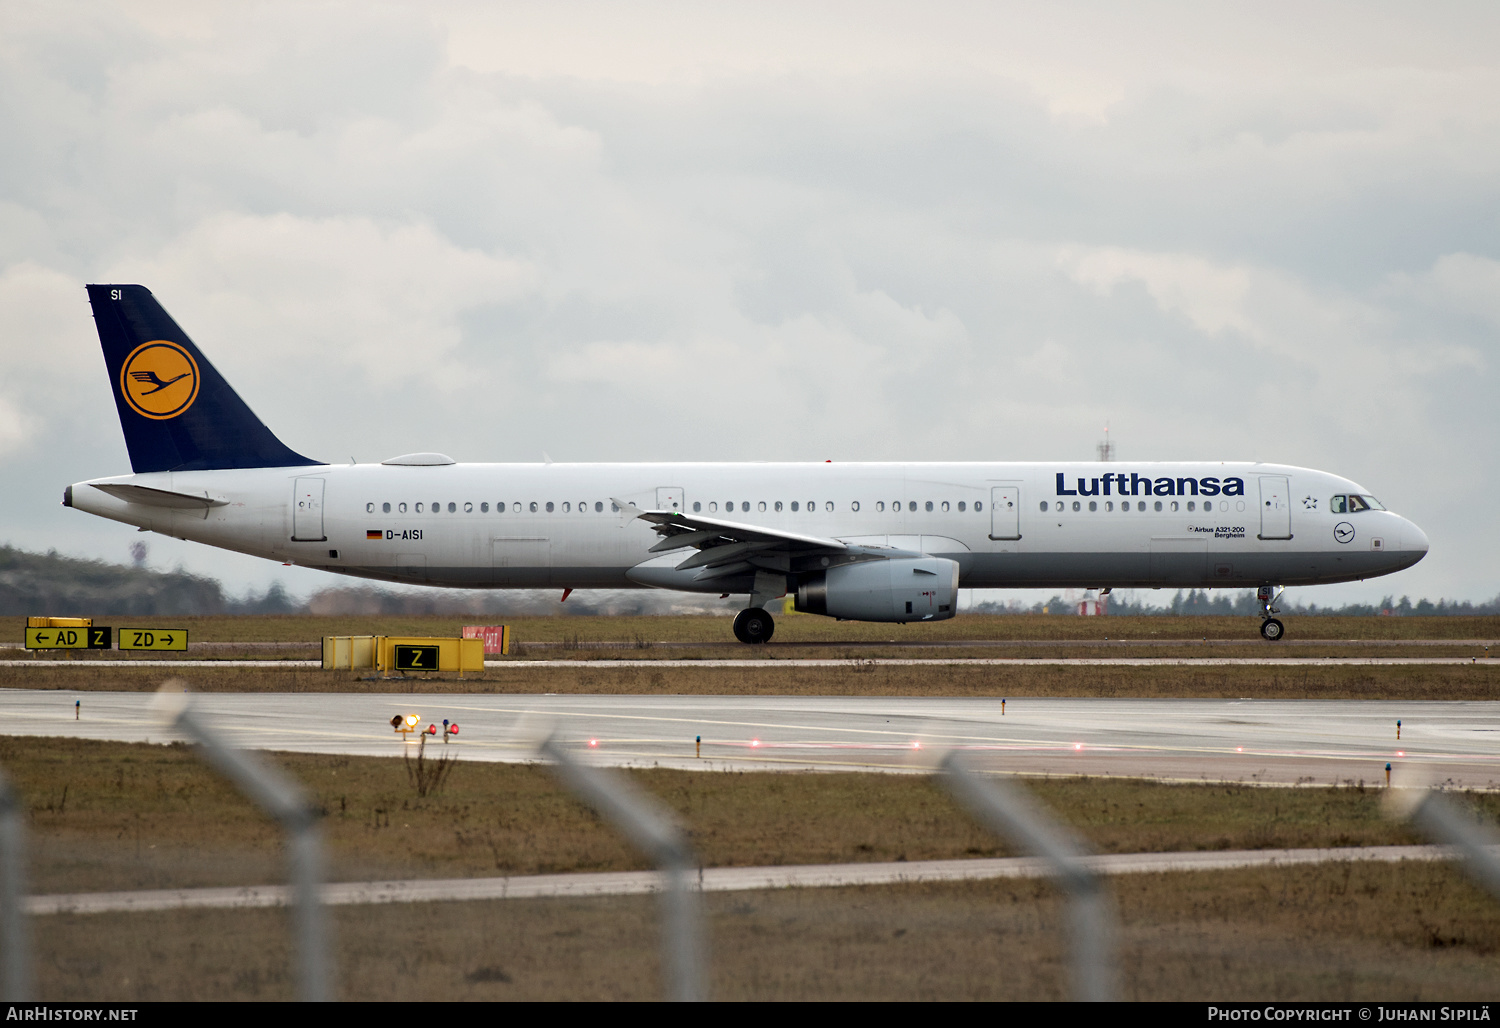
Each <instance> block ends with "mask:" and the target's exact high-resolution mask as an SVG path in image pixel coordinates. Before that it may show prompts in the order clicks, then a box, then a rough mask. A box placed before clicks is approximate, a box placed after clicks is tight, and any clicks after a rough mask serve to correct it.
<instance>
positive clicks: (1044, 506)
mask: <svg viewBox="0 0 1500 1028" xmlns="http://www.w3.org/2000/svg"><path fill="white" fill-rule="evenodd" d="M962 506H963V505H962V504H960V505H959V507H960V509H962ZM1042 513H1043V514H1045V513H1047V501H1046V500H1043V501H1042Z"/></svg>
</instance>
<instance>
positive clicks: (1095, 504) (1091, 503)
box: [1089, 500, 1099, 510]
mask: <svg viewBox="0 0 1500 1028" xmlns="http://www.w3.org/2000/svg"><path fill="white" fill-rule="evenodd" d="M1098 509H1099V501H1098V500H1090V501H1089V510H1098Z"/></svg>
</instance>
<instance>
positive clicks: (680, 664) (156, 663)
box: [0, 656, 1500, 671]
mask: <svg viewBox="0 0 1500 1028" xmlns="http://www.w3.org/2000/svg"><path fill="white" fill-rule="evenodd" d="M1402 664H1413V665H1426V664H1465V665H1477V666H1479V667H1490V668H1500V660H1490V659H1488V658H1485V657H1275V656H1265V657H869V658H852V659H851V658H846V659H835V658H827V657H788V658H782V659H777V658H774V657H773V658H767V659H755V658H749V657H745V658H732V659H720V658H709V659H705V660H672V659H670V658H668V659H649V658H646V659H641V660H609V659H605V660H599V659H577V660H487V661H485V662H484V666H485V669H486V670H490V671H493V670H496V669H501V668H520V669H525V668H578V667H591V668H633V667H634V668H642V667H649V668H788V667H797V668H848V667H871V666H874V667H965V666H967V667H1014V666H1027V665H1030V666H1062V667H1166V666H1177V667H1234V666H1250V667H1337V666H1340V665H1351V666H1357V667H1363V666H1371V667H1377V666H1382V665H1392V666H1394V665H1402ZM322 666H323V662H322V661H321V660H150V659H140V660H134V659H132V660H88V659H85V660H0V667H13V668H28V667H38V668H40V667H91V668H94V667H98V668H113V667H160V668H200V667H220V668H228V667H242V668H260V669H262V670H265V671H275V670H277V669H283V670H284V669H288V668H300V669H306V668H321V667H322Z"/></svg>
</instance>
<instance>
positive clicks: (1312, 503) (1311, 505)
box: [1302, 496, 1318, 510]
mask: <svg viewBox="0 0 1500 1028" xmlns="http://www.w3.org/2000/svg"><path fill="white" fill-rule="evenodd" d="M1302 509H1303V510H1317V509H1318V501H1317V499H1316V498H1315V497H1312V496H1304V497H1302Z"/></svg>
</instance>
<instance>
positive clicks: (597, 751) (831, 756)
mask: <svg viewBox="0 0 1500 1028" xmlns="http://www.w3.org/2000/svg"><path fill="white" fill-rule="evenodd" d="M151 698H152V697H151V694H149V693H139V692H130V693H126V692H82V693H73V692H69V691H67V690H48V691H42V690H21V689H7V690H4V691H0V732H3V733H4V734H9V735H28V736H71V737H78V738H90V739H110V740H117V741H125V742H147V741H149V742H164V741H168V740H170V739H172V738H174V736H173V735H172V734H171V733H169V732H168V731H167V730H166V729H165V728H164V727H163V726H162V724H161V722H160V721H159V720H158V719H157V717H156V716H155V715H154V714H153V713H152V711H151V709H150V706H149V705H150V701H151ZM75 701H81V707H80V708H79V709H78V710H77V713H78V714H79V717H78V719H77V720H75V707H74V702H75ZM193 702H194V704H195V706H196V708H197V709H198V710H199V711H200V712H201V714H202V715H203V717H204V718H205V719H206V720H207V721H209V722H210V723H212V724H213V725H215V726H216V727H218V728H219V730H220V731H221V732H222V733H223V734H224V735H225V736H226V737H227V738H228V739H229V740H230V741H231V742H233V743H234V744H236V745H239V746H243V747H246V748H250V749H262V750H289V751H298V752H314V753H340V754H357V755H365V756H399V755H401V754H402V753H406V752H409V751H410V748H411V747H412V745H413V743H412V742H410V741H407V740H404V739H403V738H402V737H399V736H397V735H396V734H395V733H394V732H393V731H392V729H391V726H390V720H391V718H392V717H393V716H395V715H397V714H407V713H411V714H416V715H418V716H419V717H420V718H421V720H422V722H423V723H424V725H425V724H428V723H437V724H438V725H441V722H442V721H443V719H445V718H446V719H448V720H449V721H451V722H455V723H457V724H458V725H459V726H460V731H459V735H458V736H457V738H456V739H455V740H454V741H452V742H451V743H448V744H446V747H447V749H448V750H449V751H450V752H454V753H457V754H459V755H460V756H461V757H462V758H463V759H470V760H495V761H525V760H531V759H535V756H534V754H535V747H536V743H537V742H538V741H539V740H540V738H542V737H543V736H544V735H545V734H547V733H550V732H554V731H555V732H557V733H559V734H560V735H561V736H562V737H563V738H565V739H567V740H569V741H570V742H571V743H572V744H573V745H574V746H576V747H577V748H578V749H579V750H580V751H581V752H584V753H586V754H588V755H589V757H590V758H591V759H592V760H595V761H597V762H599V763H603V764H611V765H616V766H628V767H653V766H660V767H673V768H682V769H702V770H827V771H842V770H854V771H884V772H926V771H929V770H931V768H932V767H933V766H934V765H935V763H936V761H937V759H938V757H939V756H940V755H941V754H942V753H943V752H945V751H946V750H948V749H951V748H955V747H957V748H962V749H964V750H966V751H968V752H970V753H971V754H972V755H973V758H974V759H975V760H976V761H978V762H979V763H980V765H981V766H983V767H985V768H987V769H989V770H992V771H996V772H1002V773H1005V772H1009V773H1017V774H1033V775H1081V774H1086V775H1108V776H1121V777H1133V778H1155V779H1160V780H1166V781H1192V782H1200V781H1212V782H1244V783H1258V784H1266V785H1329V784H1354V783H1358V782H1364V783H1366V784H1369V785H1376V784H1380V783H1383V782H1384V780H1385V770H1384V769H1385V765H1386V764H1387V763H1389V764H1391V765H1392V771H1393V780H1394V781H1395V783H1396V784H1410V785H1420V784H1434V783H1443V784H1447V785H1451V786H1455V787H1463V788H1478V789H1497V788H1500V702H1496V701H1447V702H1444V701H1386V700H1380V701H1373V700H1372V701H1358V700H1249V699H1245V700H1223V699H1217V700H1212V699H1085V698H1042V699H1028V698H1024V697H1015V698H1007V701H1006V702H1005V703H1004V704H1003V705H1002V703H1001V701H999V700H995V699H990V698H967V697H815V696H619V695H610V696H589V695H556V696H548V695H494V694H483V695H481V694H448V695H428V694H424V695H420V696H412V695H400V694H378V695H356V694H347V693H269V694H267V693H262V694H239V693H203V694H198V695H196V696H195V697H194V700H193ZM1397 720H1400V721H1401V723H1402V724H1401V737H1400V739H1399V740H1398V739H1397V737H1396V735H1397V726H1396V722H1397ZM427 745H428V746H429V748H431V747H437V748H444V747H445V744H444V743H443V741H442V739H441V737H439V738H434V739H433V740H432V741H431V742H429V743H427Z"/></svg>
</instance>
